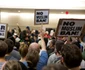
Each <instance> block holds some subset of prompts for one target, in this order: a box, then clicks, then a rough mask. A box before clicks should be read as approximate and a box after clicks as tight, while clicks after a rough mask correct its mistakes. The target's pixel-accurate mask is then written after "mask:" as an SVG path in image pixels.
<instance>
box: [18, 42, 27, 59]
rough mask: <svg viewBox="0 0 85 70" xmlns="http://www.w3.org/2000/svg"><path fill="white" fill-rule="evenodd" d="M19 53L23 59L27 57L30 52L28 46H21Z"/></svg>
mask: <svg viewBox="0 0 85 70" xmlns="http://www.w3.org/2000/svg"><path fill="white" fill-rule="evenodd" d="M19 52H20V54H21V56H22V57H25V56H26V54H27V52H28V45H27V44H25V43H24V44H21V45H20V48H19Z"/></svg>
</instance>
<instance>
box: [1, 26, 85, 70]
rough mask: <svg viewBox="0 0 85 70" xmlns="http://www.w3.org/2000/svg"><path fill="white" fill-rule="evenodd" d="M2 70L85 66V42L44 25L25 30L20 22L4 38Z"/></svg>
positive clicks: (73, 69) (78, 68)
mask: <svg viewBox="0 0 85 70" xmlns="http://www.w3.org/2000/svg"><path fill="white" fill-rule="evenodd" d="M0 70H85V43H84V42H83V41H82V40H81V38H77V37H69V36H68V37H57V36H55V32H54V31H53V30H51V31H45V30H43V27H41V28H40V29H38V30H30V27H29V26H27V27H26V29H25V30H23V31H22V30H21V29H20V27H19V26H18V30H17V29H16V28H14V29H11V30H9V31H8V32H7V39H4V40H0Z"/></svg>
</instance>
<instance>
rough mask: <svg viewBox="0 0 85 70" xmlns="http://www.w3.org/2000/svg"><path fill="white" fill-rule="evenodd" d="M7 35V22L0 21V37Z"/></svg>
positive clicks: (3, 37)
mask: <svg viewBox="0 0 85 70" xmlns="http://www.w3.org/2000/svg"><path fill="white" fill-rule="evenodd" d="M6 37H7V24H2V23H0V39H5V38H6Z"/></svg>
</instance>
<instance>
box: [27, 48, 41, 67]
mask: <svg viewBox="0 0 85 70" xmlns="http://www.w3.org/2000/svg"><path fill="white" fill-rule="evenodd" d="M26 60H27V62H28V65H29V67H30V68H36V66H37V63H38V61H39V53H38V52H37V51H36V50H33V49H30V50H29V49H28V53H27V55H26Z"/></svg>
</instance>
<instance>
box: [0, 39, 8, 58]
mask: <svg viewBox="0 0 85 70" xmlns="http://www.w3.org/2000/svg"><path fill="white" fill-rule="evenodd" d="M7 49H8V45H7V44H6V43H5V42H4V41H1V40H0V58H2V57H4V56H5V54H6V53H7Z"/></svg>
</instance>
